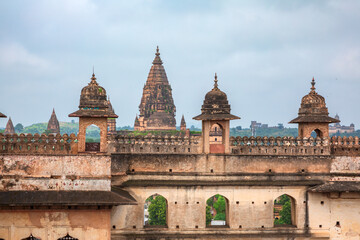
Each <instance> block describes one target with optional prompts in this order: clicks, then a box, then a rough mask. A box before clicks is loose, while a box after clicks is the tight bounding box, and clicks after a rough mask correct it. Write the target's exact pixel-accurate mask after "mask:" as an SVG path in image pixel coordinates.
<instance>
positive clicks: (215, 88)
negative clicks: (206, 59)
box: [213, 73, 218, 90]
mask: <svg viewBox="0 0 360 240" xmlns="http://www.w3.org/2000/svg"><path fill="white" fill-rule="evenodd" d="M217 82H218V80H217V75H216V73H215V79H214V88H213V90H218V83H217Z"/></svg>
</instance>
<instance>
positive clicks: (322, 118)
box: [290, 78, 340, 123]
mask: <svg viewBox="0 0 360 240" xmlns="http://www.w3.org/2000/svg"><path fill="white" fill-rule="evenodd" d="M310 89H311V90H310V93H309V94H308V95H305V96H304V97H303V98H302V99H301V106H300V108H299V115H298V117H297V118H295V119H293V120H291V121H290V123H336V122H340V121H339V120H338V119H335V118H332V117H329V112H328V109H327V107H326V103H325V98H324V97H323V96H321V95H319V94H318V93H317V92H316V91H315V79H314V78H313V79H312V81H311V88H310Z"/></svg>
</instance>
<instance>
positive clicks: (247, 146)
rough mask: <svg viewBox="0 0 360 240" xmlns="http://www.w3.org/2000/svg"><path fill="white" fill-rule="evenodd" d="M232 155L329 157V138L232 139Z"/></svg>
mask: <svg viewBox="0 0 360 240" xmlns="http://www.w3.org/2000/svg"><path fill="white" fill-rule="evenodd" d="M230 147H231V153H232V154H236V155H329V154H330V144H329V139H328V138H319V137H317V138H313V137H310V138H306V137H304V138H299V137H296V138H295V137H266V136H265V137H247V136H245V137H231V138H230Z"/></svg>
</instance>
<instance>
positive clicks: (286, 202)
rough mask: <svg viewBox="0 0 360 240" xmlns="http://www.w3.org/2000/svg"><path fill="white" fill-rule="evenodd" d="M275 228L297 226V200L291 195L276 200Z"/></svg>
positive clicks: (274, 211)
mask: <svg viewBox="0 0 360 240" xmlns="http://www.w3.org/2000/svg"><path fill="white" fill-rule="evenodd" d="M273 219H274V227H284V226H296V200H295V198H293V197H292V196H290V195H289V194H282V195H280V196H278V197H277V198H275V199H274V210H273Z"/></svg>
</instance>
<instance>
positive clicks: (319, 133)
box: [311, 128, 324, 138]
mask: <svg viewBox="0 0 360 240" xmlns="http://www.w3.org/2000/svg"><path fill="white" fill-rule="evenodd" d="M313 132H314V133H315V136H312V135H313V134H312V133H313ZM311 136H312V137H313V138H316V137H319V138H323V137H324V133H323V132H322V131H321V130H320V129H318V128H316V129H314V130H313V131H312V132H311Z"/></svg>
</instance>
